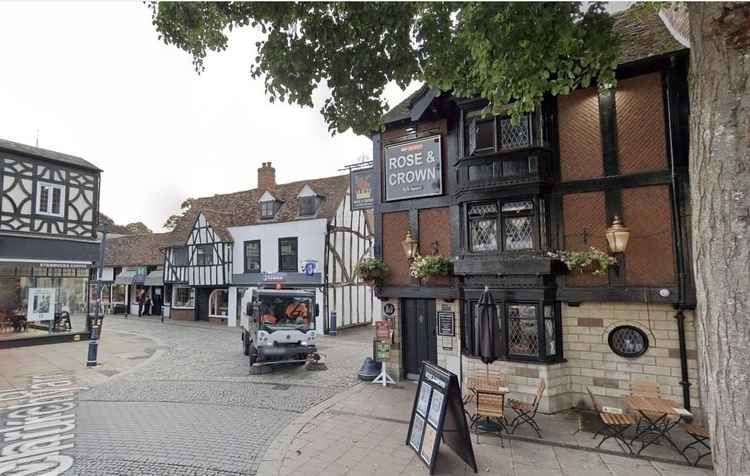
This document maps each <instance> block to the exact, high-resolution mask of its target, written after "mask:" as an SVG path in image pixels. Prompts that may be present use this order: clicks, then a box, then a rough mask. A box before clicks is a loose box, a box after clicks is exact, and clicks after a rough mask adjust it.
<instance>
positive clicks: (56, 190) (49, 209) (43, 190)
mask: <svg viewBox="0 0 750 476" xmlns="http://www.w3.org/2000/svg"><path fill="white" fill-rule="evenodd" d="M37 189H38V190H39V192H38V194H37V204H36V208H37V210H36V211H37V212H38V213H41V214H43V215H54V216H63V214H64V213H63V199H64V197H65V188H64V187H63V186H62V185H53V184H49V183H43V182H39V184H37Z"/></svg>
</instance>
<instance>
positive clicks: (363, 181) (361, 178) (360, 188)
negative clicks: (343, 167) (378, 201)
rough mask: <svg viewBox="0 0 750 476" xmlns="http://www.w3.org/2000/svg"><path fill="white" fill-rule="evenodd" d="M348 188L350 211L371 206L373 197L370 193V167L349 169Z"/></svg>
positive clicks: (373, 200)
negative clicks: (349, 192)
mask: <svg viewBox="0 0 750 476" xmlns="http://www.w3.org/2000/svg"><path fill="white" fill-rule="evenodd" d="M349 190H351V195H352V196H351V200H350V201H349V204H350V205H351V206H350V207H349V208H351V210H352V211H356V210H366V209H368V208H372V206H373V204H374V203H375V197H373V195H372V167H368V168H366V169H354V170H351V171H349Z"/></svg>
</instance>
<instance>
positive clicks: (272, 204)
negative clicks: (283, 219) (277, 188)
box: [258, 192, 279, 220]
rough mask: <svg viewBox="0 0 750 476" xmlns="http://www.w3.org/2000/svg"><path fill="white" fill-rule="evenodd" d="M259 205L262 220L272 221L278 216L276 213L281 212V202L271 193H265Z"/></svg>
mask: <svg viewBox="0 0 750 476" xmlns="http://www.w3.org/2000/svg"><path fill="white" fill-rule="evenodd" d="M258 205H259V208H260V218H261V219H262V220H270V219H272V218H273V217H275V216H276V212H278V211H279V201H278V200H276V197H274V196H273V195H271V194H270V193H269V192H265V193H264V194H263V196H262V197H260V200H258Z"/></svg>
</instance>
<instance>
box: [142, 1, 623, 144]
mask: <svg viewBox="0 0 750 476" xmlns="http://www.w3.org/2000/svg"><path fill="white" fill-rule="evenodd" d="M150 5H151V8H152V12H153V23H154V26H155V27H156V29H157V31H158V32H159V35H160V38H161V39H162V40H163V41H164V42H165V43H167V44H172V45H175V46H177V47H179V48H181V49H183V50H185V51H186V52H188V53H190V54H191V55H192V57H193V64H194V65H195V68H196V70H197V71H199V72H200V71H203V69H204V67H205V65H204V60H205V58H206V56H207V54H208V52H209V51H222V50H224V49H226V48H227V45H228V41H229V37H228V34H229V32H231V31H232V30H233V29H235V28H239V27H245V26H252V27H255V28H256V29H258V30H259V31H260V32H261V33H262V37H263V38H262V40H261V41H259V42H257V43H256V46H257V48H258V53H257V56H256V57H255V58H254V60H253V64H252V66H251V74H252V76H253V77H254V78H263V80H264V82H265V90H266V94H267V95H268V97H269V99H270V101H271V102H274V101H286V102H288V103H291V104H298V105H301V106H309V107H312V106H313V93H314V92H315V91H316V90H317V89H322V88H327V89H323V90H326V91H328V93H329V95H328V97H326V99H325V101H324V104H323V106H322V108H321V113H322V114H323V116H324V118H325V120H326V122H327V123H328V126H329V130H330V131H331V132H332V133H335V132H344V131H346V130H348V129H349V128H351V129H353V130H354V132H356V133H359V134H366V133H369V132H371V131H373V130H378V129H379V128H380V126H381V124H380V118H381V117H382V114H383V113H384V112H385V111H386V110H387V109H388V104H386V102H385V101H384V99H383V98H382V96H383V91H384V89H385V87H386V85H387V84H389V83H390V82H395V83H396V84H397V85H398V86H400V87H401V88H405V87H406V86H407V85H409V84H410V83H411V82H412V81H425V82H427V83H428V84H429V85H431V86H435V87H438V88H439V89H440V90H442V91H452V92H453V93H454V94H455V95H457V96H461V97H474V96H479V97H484V98H486V99H488V100H489V101H490V103H489V105H488V111H493V112H497V111H498V110H500V109H501V108H503V107H505V106H506V105H507V104H509V103H512V106H511V110H510V112H511V114H513V115H514V116H518V115H519V114H520V113H523V112H528V111H529V110H531V109H533V108H534V106H535V105H536V104H537V103H538V102H539V101H540V100H541V98H542V96H543V95H544V94H545V93H552V94H567V93H568V92H570V91H571V90H573V89H574V88H576V87H577V86H579V85H582V86H588V85H590V84H594V83H598V84H599V85H604V86H607V85H610V84H611V83H613V81H614V73H613V71H614V67H615V66H616V58H617V55H618V49H617V40H616V38H615V37H614V36H613V34H612V19H611V17H610V16H609V15H608V14H607V13H606V11H605V10H604V8H603V7H602V5H601V4H600V3H587V4H586V5H588V6H587V7H586V8H584V7H583V4H582V3H581V2H571V3H562V2H560V3H536V2H534V3H520V2H519V3H510V2H508V3H499V2H497V3H496V2H487V3H484V2H469V3H442V2H441V3H438V2H435V3H432V2H426V3H419V2H403V3H396V2H382V3H381V2H362V3H359V2H345V3H338V2H321V3H286V2H284V3H270V2H259V3H255V2H252V3H245V2H226V3H223V2H222V3H218V2H191V3H178V2H174V3H173V2H168V3H152V4H150Z"/></svg>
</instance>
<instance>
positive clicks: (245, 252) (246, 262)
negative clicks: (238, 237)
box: [242, 240, 263, 273]
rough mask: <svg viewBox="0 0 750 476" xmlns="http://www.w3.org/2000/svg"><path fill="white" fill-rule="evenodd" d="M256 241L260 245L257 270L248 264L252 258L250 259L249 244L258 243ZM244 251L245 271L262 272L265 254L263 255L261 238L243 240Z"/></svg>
mask: <svg viewBox="0 0 750 476" xmlns="http://www.w3.org/2000/svg"><path fill="white" fill-rule="evenodd" d="M256 243H257V245H258V270H257V271H253V270H251V269H250V267H249V266H248V265H249V264H250V260H249V259H248V253H247V246H248V245H252V244H256ZM242 253H243V255H244V257H245V272H246V273H261V272H262V270H263V267H262V266H263V265H262V263H263V255H262V245H261V242H260V240H247V241H245V242H243V243H242Z"/></svg>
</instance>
